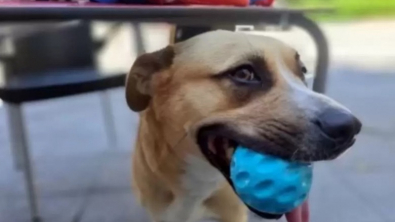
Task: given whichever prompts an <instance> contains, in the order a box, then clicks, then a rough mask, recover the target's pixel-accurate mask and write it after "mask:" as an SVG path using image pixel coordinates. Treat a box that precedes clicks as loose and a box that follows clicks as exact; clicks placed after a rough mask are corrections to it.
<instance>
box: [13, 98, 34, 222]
mask: <svg viewBox="0 0 395 222" xmlns="http://www.w3.org/2000/svg"><path fill="white" fill-rule="evenodd" d="M5 105H6V109H7V116H8V125H9V132H10V140H11V148H12V150H14V155H15V160H16V165H17V166H18V167H20V168H21V169H22V170H23V175H24V177H25V183H26V191H27V195H28V201H29V208H30V213H31V217H32V222H39V221H40V215H39V210H38V202H37V201H38V200H37V193H36V188H35V182H34V174H33V167H32V162H31V159H30V152H29V148H28V144H27V138H26V132H25V124H24V119H23V112H22V111H23V110H22V106H21V105H20V104H5Z"/></svg>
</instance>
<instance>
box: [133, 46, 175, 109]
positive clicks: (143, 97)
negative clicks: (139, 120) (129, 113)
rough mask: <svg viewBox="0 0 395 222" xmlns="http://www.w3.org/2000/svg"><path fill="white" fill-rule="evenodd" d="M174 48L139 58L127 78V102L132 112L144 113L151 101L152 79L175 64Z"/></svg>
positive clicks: (167, 48)
mask: <svg viewBox="0 0 395 222" xmlns="http://www.w3.org/2000/svg"><path fill="white" fill-rule="evenodd" d="M173 58H174V49H173V46H167V47H166V48H164V49H161V50H159V51H156V52H152V53H146V54H143V55H141V56H139V57H138V58H137V59H136V61H135V62H134V64H133V66H132V68H131V70H130V72H129V74H128V75H127V77H126V101H127V103H128V106H129V108H130V109H131V110H133V111H135V112H140V111H143V110H144V109H145V108H147V106H148V104H149V102H150V100H151V93H152V92H151V90H152V89H151V79H152V76H153V75H154V74H155V73H158V72H160V71H162V70H164V69H166V68H169V67H170V66H171V64H172V63H173Z"/></svg>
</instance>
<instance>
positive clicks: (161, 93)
mask: <svg viewBox="0 0 395 222" xmlns="http://www.w3.org/2000/svg"><path fill="white" fill-rule="evenodd" d="M305 72H306V68H305V67H304V65H303V63H302V62H301V61H300V58H299V55H298V53H297V52H296V51H295V50H294V49H292V48H291V47H289V46H287V45H285V44H283V43H282V42H280V41H277V40H275V39H272V38H268V37H262V36H252V35H246V34H242V33H234V32H228V31H214V32H208V33H205V34H202V35H200V36H197V37H194V38H191V39H189V40H187V41H185V42H181V43H178V44H175V45H173V46H168V47H166V48H164V49H162V50H160V51H157V52H153V53H148V54H144V55H142V56H140V57H139V58H138V59H137V60H136V62H135V63H134V65H133V67H132V69H131V71H130V73H129V75H128V77H127V83H126V97H127V102H128V105H129V107H130V108H131V109H132V110H134V111H142V110H144V109H146V108H147V107H149V108H150V109H152V110H155V115H156V117H155V118H156V119H157V120H160V121H162V122H163V123H164V124H166V125H167V127H168V128H167V129H165V130H169V131H173V132H181V131H183V132H185V131H188V133H189V135H191V136H192V137H193V139H194V140H195V141H196V143H197V144H198V145H199V146H200V148H202V149H205V150H208V151H209V152H210V153H211V154H213V155H214V156H216V157H218V158H225V159H227V160H229V158H230V155H231V153H232V152H233V149H234V147H236V146H237V145H239V144H240V145H243V146H245V147H248V148H251V149H254V150H256V151H259V152H265V153H268V154H272V155H277V156H280V157H282V158H285V159H293V160H296V161H319V160H327V159H333V158H335V157H337V156H339V155H340V154H341V153H343V152H344V151H345V150H346V149H347V148H349V147H350V146H351V145H352V144H353V143H354V140H355V139H354V137H355V136H356V134H358V133H359V131H360V129H361V123H360V122H359V121H358V119H357V118H356V117H354V116H353V115H352V114H351V112H350V111H349V110H348V109H346V108H345V107H343V106H342V105H340V104H339V103H337V102H335V101H334V100H332V99H330V98H328V97H326V96H324V95H322V94H318V93H315V92H313V91H311V90H310V89H309V88H307V86H306V83H305V80H304V74H305ZM180 135H181V134H180Z"/></svg>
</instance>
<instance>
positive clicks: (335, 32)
mask: <svg viewBox="0 0 395 222" xmlns="http://www.w3.org/2000/svg"><path fill="white" fill-rule="evenodd" d="M275 4H276V5H279V6H283V7H290V8H305V7H309V8H314V7H322V6H324V7H335V8H336V11H335V12H331V13H326V14H315V15H312V18H314V20H316V21H317V22H318V23H319V25H320V27H321V28H322V29H323V31H324V33H325V35H326V37H327V39H328V41H329V45H330V68H329V74H328V81H327V92H326V93H327V94H328V95H329V96H331V97H333V98H335V99H336V100H338V101H339V102H341V103H343V104H344V105H345V106H347V107H348V108H350V109H351V110H352V111H353V112H354V113H355V114H356V115H357V116H358V117H359V118H360V119H361V120H362V122H363V124H364V127H363V130H362V133H361V134H360V136H359V138H358V140H357V143H356V144H355V145H354V147H353V148H352V149H351V150H350V151H349V152H347V153H346V154H345V155H344V156H342V157H341V158H339V159H338V160H335V161H331V162H325V163H319V164H317V166H316V169H315V171H316V172H315V177H316V178H315V183H314V184H313V191H312V194H311V204H310V205H311V213H312V219H311V221H312V222H318V221H319V222H350V221H358V222H394V221H395V211H394V210H395V161H394V160H393V159H394V156H395V147H394V146H395V118H394V116H393V115H394V113H395V102H394V101H395V1H394V0H374V1H373V0H370V1H367V0H288V1H284V0H283V1H277V2H275ZM65 25H67V24H65ZM114 25H117V28H116V29H113V27H114ZM43 26H44V27H45V28H43V29H45V30H47V31H48V30H53V28H52V27H50V25H48V24H45V25H44V24H37V25H31V24H30V25H27V26H19V27H18V26H15V25H10V24H2V25H1V26H0V41H1V44H0V46H1V47H0V49H1V50H3V54H7V51H9V50H11V51H13V50H15V49H13V47H12V46H10V43H9V42H12V41H14V42H15V41H16V39H23V38H27V37H26V36H29V35H35V33H36V31H37V32H42V30H41V31H40V27H43ZM54 26H55V27H56V29H57V28H59V27H58V24H55V25H54ZM26 27H28V28H29V29H31V30H32V31H31V30H29V31H27V28H26ZM90 27H91V29H90V30H91V35H92V36H93V38H94V39H96V40H103V42H102V44H101V45H100V49H99V50H97V51H95V56H94V60H95V62H94V63H95V66H97V67H98V69H99V70H103V72H106V73H107V72H115V73H116V72H125V71H127V70H128V69H129V68H130V66H131V64H132V63H133V61H134V59H135V58H136V55H137V51H138V47H139V46H138V45H136V44H135V43H134V42H135V41H134V40H135V39H136V35H135V34H136V26H135V25H133V24H130V23H123V24H115V23H105V22H93V23H91V24H90ZM249 29H250V30H248V31H246V32H248V33H250V34H254V35H270V36H274V37H276V38H279V39H281V40H283V41H285V42H286V43H288V44H289V45H291V46H293V47H295V48H296V49H297V50H298V51H299V53H300V54H301V58H302V60H303V61H304V62H305V63H306V64H307V66H308V70H309V73H310V75H311V76H312V74H313V73H314V64H315V62H316V58H317V52H316V50H315V47H314V44H313V42H312V40H311V39H310V37H309V36H308V35H307V34H306V33H305V32H304V31H302V30H300V29H298V28H291V29H290V30H286V31H281V30H278V29H270V27H269V28H268V27H264V28H262V27H255V28H252V27H249ZM21 30H22V31H21ZM141 31H142V36H143V39H144V47H145V49H146V50H147V51H154V50H156V49H160V48H161V47H164V46H166V45H167V44H168V42H169V38H170V26H169V25H167V24H141ZM10 48H11V49H10ZM32 58H33V57H32ZM0 61H2V62H1V63H0V64H1V65H0V73H1V75H0V82H2V81H3V82H4V81H5V80H4V79H3V80H1V78H5V77H4V76H6V74H5V73H6V72H8V71H7V70H9V68H7V67H8V66H7V62H6V61H4V60H0ZM21 61H22V62H27V63H28V61H27V60H26V59H24V60H23V59H22V60H21ZM2 76H3V77H2ZM105 93H106V99H105V101H106V102H107V103H105V104H106V105H108V106H110V107H111V110H112V111H111V112H110V113H111V115H110V116H108V115H107V114H108V113H107V114H105V112H103V100H102V99H103V98H102V97H103V95H102V94H103V92H92V93H87V94H82V95H75V96H68V97H62V98H56V99H50V100H42V101H37V102H28V103H24V105H23V106H24V107H23V112H24V115H25V122H26V129H27V130H26V132H27V138H28V143H29V147H30V151H31V155H32V161H33V163H34V166H35V175H36V184H37V187H38V196H39V200H40V209H41V214H42V216H43V218H44V220H45V221H48V222H110V221H111V222H118V221H119V222H122V221H136V222H140V221H142V222H145V221H148V219H147V217H146V215H145V213H144V211H143V210H142V209H141V208H140V207H138V206H137V205H136V203H135V200H134V198H133V195H132V193H131V190H130V180H131V179H130V174H131V172H130V168H131V164H130V155H131V151H132V147H133V142H134V138H135V134H136V126H137V124H138V117H137V115H136V114H135V113H132V112H131V111H130V110H129V109H128V108H127V106H126V103H125V99H124V89H123V88H122V87H120V88H116V89H111V90H106V92H105ZM104 109H105V108H104ZM6 114H7V110H6V106H5V103H4V102H3V103H2V102H1V101H0V221H1V222H25V221H29V219H30V215H29V208H28V203H27V200H26V191H25V185H24V178H23V176H22V174H21V173H20V172H18V171H15V169H14V163H13V158H12V151H11V149H10V145H11V141H10V137H9V125H8V121H7V115H6ZM103 116H104V118H103ZM106 118H111V119H112V120H113V123H114V126H115V138H109V137H108V129H107V128H106V126H108V124H109V123H108V120H106ZM110 124H111V123H110Z"/></svg>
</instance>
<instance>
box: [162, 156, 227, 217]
mask: <svg viewBox="0 0 395 222" xmlns="http://www.w3.org/2000/svg"><path fill="white" fill-rule="evenodd" d="M185 161H186V168H185V174H184V175H183V177H182V186H183V188H184V189H185V194H184V195H183V196H178V197H177V199H176V200H175V201H174V202H173V203H172V204H171V205H170V206H169V208H168V209H167V210H166V212H165V213H164V215H163V219H162V221H163V222H195V221H198V220H199V219H200V218H202V217H204V216H207V213H208V212H206V210H205V209H204V208H203V207H202V202H203V201H204V200H205V199H207V198H208V197H210V195H212V194H213V193H214V191H216V190H217V189H218V188H219V185H220V183H221V182H222V181H223V180H224V177H223V176H222V174H221V173H220V172H219V171H218V170H217V169H215V168H214V167H212V166H211V165H210V164H209V163H208V162H207V161H206V160H203V159H201V158H200V157H196V156H192V155H191V156H188V157H187V158H186V160H185ZM162 221H161V222H162Z"/></svg>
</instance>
